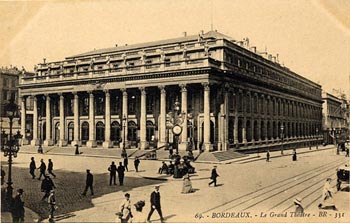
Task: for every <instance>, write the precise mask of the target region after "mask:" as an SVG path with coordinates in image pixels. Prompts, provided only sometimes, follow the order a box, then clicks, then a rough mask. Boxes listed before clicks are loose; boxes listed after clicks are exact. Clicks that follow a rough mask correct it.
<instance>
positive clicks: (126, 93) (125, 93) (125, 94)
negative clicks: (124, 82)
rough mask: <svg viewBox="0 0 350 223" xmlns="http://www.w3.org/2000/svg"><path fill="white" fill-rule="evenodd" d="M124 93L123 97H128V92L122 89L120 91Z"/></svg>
mask: <svg viewBox="0 0 350 223" xmlns="http://www.w3.org/2000/svg"><path fill="white" fill-rule="evenodd" d="M120 90H121V91H122V93H123V96H128V92H127V91H126V88H121V89H120Z"/></svg>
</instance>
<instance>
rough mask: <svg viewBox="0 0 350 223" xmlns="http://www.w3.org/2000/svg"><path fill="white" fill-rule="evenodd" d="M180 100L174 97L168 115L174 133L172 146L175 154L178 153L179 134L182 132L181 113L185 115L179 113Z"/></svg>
mask: <svg viewBox="0 0 350 223" xmlns="http://www.w3.org/2000/svg"><path fill="white" fill-rule="evenodd" d="M180 105H181V104H180V102H179V101H178V100H177V99H176V101H175V103H174V106H173V111H174V112H170V113H169V117H170V120H169V121H170V123H171V124H172V132H173V134H174V135H175V137H174V141H173V148H175V149H176V155H179V136H180V135H181V133H182V126H181V125H182V123H183V118H182V115H185V114H184V113H180V109H181V108H180Z"/></svg>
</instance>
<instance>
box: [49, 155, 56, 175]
mask: <svg viewBox="0 0 350 223" xmlns="http://www.w3.org/2000/svg"><path fill="white" fill-rule="evenodd" d="M47 171H48V172H49V174H51V175H52V176H53V177H54V178H56V175H55V174H54V173H53V172H52V171H53V162H52V161H51V159H49V164H48V167H47Z"/></svg>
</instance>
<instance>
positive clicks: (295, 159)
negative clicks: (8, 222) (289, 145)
mask: <svg viewBox="0 0 350 223" xmlns="http://www.w3.org/2000/svg"><path fill="white" fill-rule="evenodd" d="M292 160H293V161H297V151H296V150H295V149H293V158H292Z"/></svg>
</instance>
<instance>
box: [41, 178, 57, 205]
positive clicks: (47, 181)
mask: <svg viewBox="0 0 350 223" xmlns="http://www.w3.org/2000/svg"><path fill="white" fill-rule="evenodd" d="M54 188H56V186H55V184H54V183H53V181H52V179H51V178H50V176H49V175H47V176H45V178H44V179H43V181H42V182H41V191H42V192H45V194H44V196H43V198H42V199H41V200H45V198H47V197H49V195H50V191H51V190H53V189H54Z"/></svg>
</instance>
